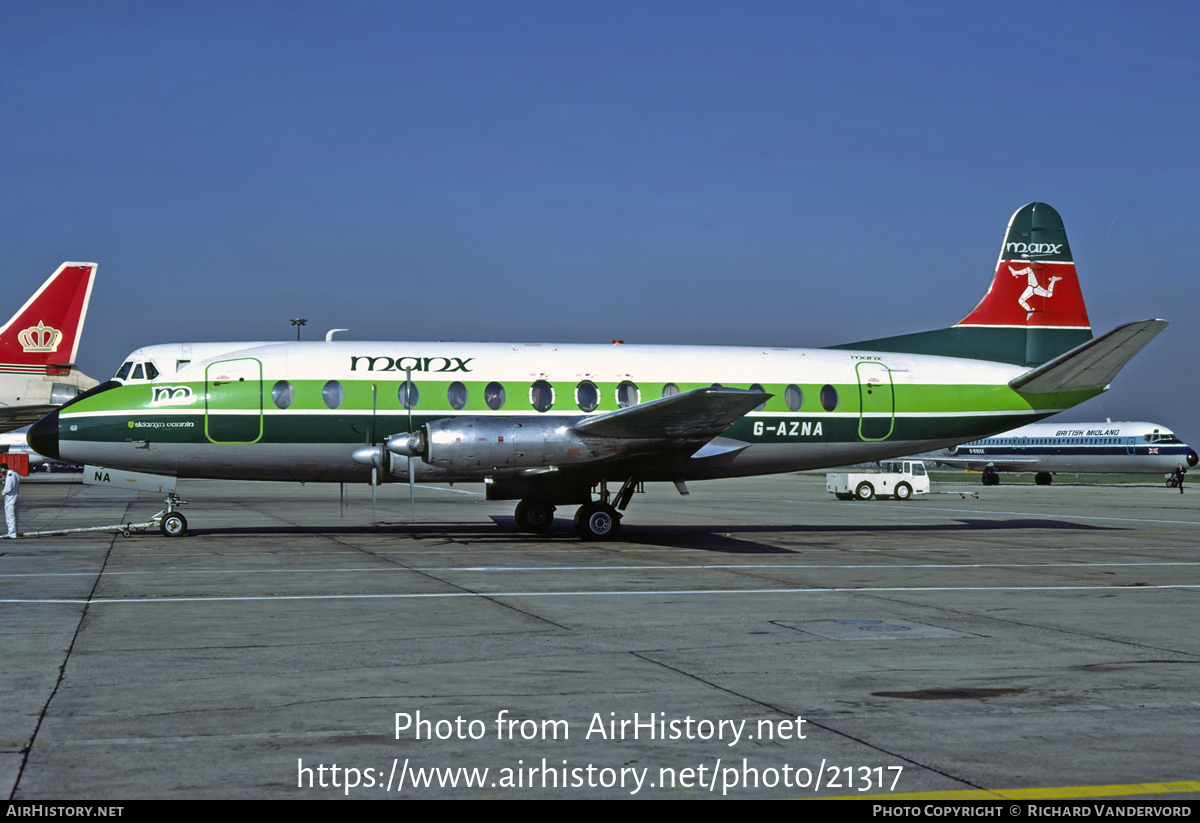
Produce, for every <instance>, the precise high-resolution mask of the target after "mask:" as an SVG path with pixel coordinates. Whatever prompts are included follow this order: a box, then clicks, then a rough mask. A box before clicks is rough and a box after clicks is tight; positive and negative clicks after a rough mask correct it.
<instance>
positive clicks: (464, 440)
mask: <svg viewBox="0 0 1200 823" xmlns="http://www.w3.org/2000/svg"><path fill="white" fill-rule="evenodd" d="M574 422H575V421H574V419H573V418H569V417H541V418H529V417H455V418H447V419H445V420H435V421H434V422H432V423H427V424H425V425H424V426H423V427H422V431H421V435H422V436H421V438H420V446H421V458H422V459H423V460H424V461H425V462H426V463H428V464H429V465H431V466H434V467H436V468H439V469H447V470H450V471H455V472H459V471H467V472H470V471H489V470H492V469H522V468H542V467H546V466H567V465H572V464H579V463H588V462H591V461H594V460H600V459H603V458H606V457H612V456H614V455H617V454H620V453H622V452H623V451H625V450H626V449H628V448H630V447H631V446H632V445H633V444H632V443H629V442H628V441H624V440H616V439H610V438H602V437H582V436H580V435H579V434H577V433H576V432H575V430H574V429H573V428H572V424H573V423H574ZM409 442H411V439H410V441H409Z"/></svg>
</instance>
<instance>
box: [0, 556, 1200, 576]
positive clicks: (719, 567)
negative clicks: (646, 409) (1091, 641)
mask: <svg viewBox="0 0 1200 823" xmlns="http://www.w3.org/2000/svg"><path fill="white" fill-rule="evenodd" d="M1157 566H1200V561H1198V560H1178V561H1149V562H1145V563H846V564H813V565H806V564H803V563H747V564H738V563H726V564H710V565H699V566H688V565H663V566H424V567H422V566H389V567H386V568H377V567H375V568H361V569H354V568H341V569H320V568H314V569H242V570H237V569H193V570H182V571H154V572H106V573H105V574H104V576H105V577H156V578H157V577H170V576H174V575H193V574H214V575H216V574H236V575H252V574H357V573H360V572H367V573H381V572H382V573H389V574H395V573H397V572H578V571H586V572H611V571H676V570H681V571H706V570H707V571H726V570H733V571H738V570H741V569H795V570H797V571H813V570H817V569H824V570H828V569H952V570H953V569H1105V568H1126V567H1130V568H1154V567H1157ZM95 574H97V572H49V573H46V574H37V573H30V574H3V573H0V580H7V579H18V578H21V579H28V578H56V577H92V576H94V575H95ZM439 580H440V578H439Z"/></svg>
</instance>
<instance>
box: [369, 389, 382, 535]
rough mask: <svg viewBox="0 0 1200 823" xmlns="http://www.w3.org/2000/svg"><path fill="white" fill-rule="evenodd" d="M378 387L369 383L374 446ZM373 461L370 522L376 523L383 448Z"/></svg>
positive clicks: (373, 443) (372, 442)
mask: <svg viewBox="0 0 1200 823" xmlns="http://www.w3.org/2000/svg"><path fill="white" fill-rule="evenodd" d="M378 393H379V388H378V386H376V385H375V384H374V383H372V384H371V446H372V447H374V446H375V410H376V408H377V407H378V405H379V404H378V402H377V396H378ZM377 455H378V456H377V457H376V458H375V462H373V463H372V464H371V522H372V523H373V524H374V523H378V522H379V515H378V514H377V513H376V511H375V504H376V496H377V495H378V493H379V464H380V463H381V462H382V461H383V449H379V451H378V452H377Z"/></svg>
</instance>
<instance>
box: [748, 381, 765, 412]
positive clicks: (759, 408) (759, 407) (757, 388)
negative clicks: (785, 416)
mask: <svg viewBox="0 0 1200 823" xmlns="http://www.w3.org/2000/svg"><path fill="white" fill-rule="evenodd" d="M750 391H766V390H765V389H764V388H763V387H762V386H760V385H758V384H757V383H755V384H754V385H753V386H751V387H750ZM766 407H767V401H766V400H764V401H762V402H761V403H759V404H758V405H757V406H755V407H754V410H755V411H762V410H763V409H765V408H766Z"/></svg>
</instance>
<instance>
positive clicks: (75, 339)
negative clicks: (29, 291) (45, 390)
mask: <svg viewBox="0 0 1200 823" xmlns="http://www.w3.org/2000/svg"><path fill="white" fill-rule="evenodd" d="M95 278H96V264H95V263H63V264H62V265H61V266H59V267H58V270H57V271H56V272H54V274H52V275H50V278H49V279H48V280H46V282H45V283H43V284H42V287H41V288H39V289H38V290H37V291H36V292H34V294H33V296H32V297H30V298H29V300H27V301H26V302H25V305H24V306H22V307H21V308H20V309H19V310H18V311H17V313H16V314H14V315H13V316H12V318H11V319H10V320H9V321H8V322H7V323H5V324H4V326H2V327H0V370H3V371H8V372H24V373H27V374H49V375H61V374H67V373H68V372H70V370H71V368H72V367H73V365H74V363H75V353H76V352H77V351H78V349H79V338H80V336H81V335H82V334H83V320H84V316H85V315H86V314H87V307H88V301H89V300H90V299H91V296H92V283H93V282H94V280H95Z"/></svg>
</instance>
